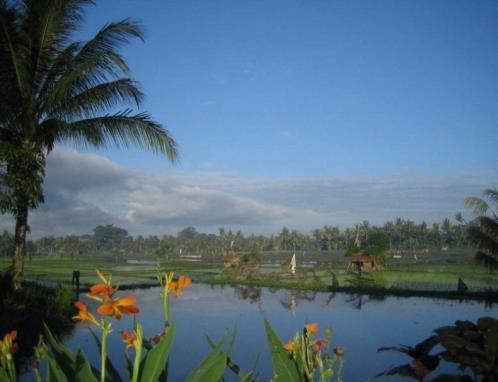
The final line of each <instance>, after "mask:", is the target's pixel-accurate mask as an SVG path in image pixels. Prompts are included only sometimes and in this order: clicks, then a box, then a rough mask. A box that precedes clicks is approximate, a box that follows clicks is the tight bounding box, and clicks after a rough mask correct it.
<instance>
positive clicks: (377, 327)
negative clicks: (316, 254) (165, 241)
mask: <svg viewBox="0 0 498 382" xmlns="http://www.w3.org/2000/svg"><path fill="white" fill-rule="evenodd" d="M234 292H235V291H234V289H233V288H232V287H229V286H225V287H220V286H207V285H199V284H195V285H192V286H191V287H189V288H188V289H186V290H185V291H184V293H183V296H182V297H181V298H180V299H172V302H171V308H172V312H173V317H174V321H175V324H176V335H175V341H174V345H173V349H172V353H171V358H170V369H169V375H170V381H181V380H183V379H184V377H185V376H186V375H187V373H188V371H189V370H191V369H192V368H193V367H195V365H197V364H198V363H199V362H200V361H201V360H202V358H203V357H205V356H206V355H207V354H208V352H209V346H208V344H207V341H206V335H209V336H211V337H212V338H214V339H218V338H220V337H221V336H222V335H224V334H227V333H229V332H230V331H231V330H232V329H233V328H234V327H236V330H237V339H236V342H235V346H234V347H233V349H232V352H231V357H232V358H233V359H234V360H235V361H236V362H238V363H239V365H240V366H241V367H242V368H243V369H246V370H247V369H250V368H251V367H252V365H253V362H254V360H255V359H256V357H257V355H258V354H260V360H259V371H260V373H261V377H262V378H261V380H262V381H266V380H269V379H270V377H271V360H270V356H269V352H268V345H267V344H266V335H265V332H264V328H263V317H267V318H268V319H269V320H270V322H271V323H272V325H273V326H274V328H275V330H276V331H277V333H278V334H279V336H280V338H281V340H282V341H287V340H288V339H290V338H291V337H292V336H293V335H294V333H295V331H296V330H299V329H300V328H302V325H303V323H304V322H305V321H309V322H316V323H318V325H319V327H320V328H321V330H322V332H323V329H325V328H326V327H328V326H330V327H332V328H333V330H334V335H333V346H335V345H342V346H344V347H345V349H346V363H345V375H344V380H345V381H364V380H367V379H368V378H370V377H372V376H374V375H375V374H377V373H378V372H380V371H382V370H384V369H385V368H387V367H389V366H390V365H393V364H396V363H400V362H403V361H405V360H406V359H405V358H404V357H403V356H402V355H398V354H396V353H388V352H386V353H377V352H376V350H377V348H379V347H380V346H385V345H393V346H394V345H398V344H410V345H415V344H416V343H417V342H419V341H421V340H422V339H424V338H426V337H428V336H429V335H430V334H431V331H432V330H433V329H435V328H436V327H438V326H443V325H448V324H452V323H453V322H454V321H455V320H457V319H469V320H474V321H475V320H476V319H477V318H478V317H481V316H484V315H488V316H494V317H497V316H498V309H497V308H496V307H494V308H492V309H488V310H486V309H485V307H484V305H483V304H481V303H477V302H462V303H459V302H458V301H445V300H431V299H426V298H396V297H388V298H386V299H385V300H383V301H379V300H374V299H370V298H368V297H366V296H363V297H362V307H361V309H357V304H358V300H357V299H353V298H352V297H350V296H347V295H344V294H337V295H336V296H335V297H334V298H333V299H332V300H331V301H330V303H329V304H327V301H328V299H329V297H330V295H329V294H328V293H316V295H315V299H314V300H313V301H308V299H309V298H310V297H312V296H313V293H307V294H303V293H302V292H289V291H283V290H280V291H277V292H274V293H271V292H270V291H269V290H268V289H266V288H263V290H262V294H261V300H260V301H259V302H255V303H251V302H250V299H247V300H242V299H240V298H238V297H237V295H236V293H234ZM122 293H124V294H126V293H134V294H135V295H136V296H137V300H138V306H139V308H140V314H139V316H138V319H139V321H140V322H141V323H142V324H143V325H144V328H145V335H146V336H152V335H154V334H155V333H157V332H159V331H160V329H161V325H162V322H161V320H162V305H161V303H160V298H159V289H158V288H151V289H141V290H136V291H134V292H131V291H125V292H122ZM290 293H293V294H294V295H295V299H296V302H297V309H296V312H295V315H293V314H292V313H291V311H290V310H288V309H286V308H284V306H283V305H282V304H281V301H282V300H285V299H286V298H287V299H288V298H289V294H290ZM300 296H306V297H307V299H302V298H300ZM132 324H133V322H132V320H131V319H130V318H124V319H123V320H121V321H120V322H116V324H115V326H114V327H115V330H114V333H113V335H112V336H111V337H112V338H111V339H110V348H111V349H117V350H115V351H114V350H111V352H110V357H111V359H112V360H113V362H115V363H116V364H117V365H119V366H122V362H123V355H122V352H123V346H122V342H121V339H120V337H119V335H118V332H119V331H120V330H122V329H123V328H128V329H130V328H131V327H132ZM83 326H84V325H78V327H77V329H76V330H75V332H74V336H73V337H72V338H71V339H70V340H68V341H67V343H68V344H69V346H70V347H73V348H75V347H76V346H77V344H80V345H81V347H82V348H83V350H84V351H85V353H86V354H87V355H88V356H89V358H90V359H91V360H92V362H95V363H96V364H98V354H97V352H96V349H95V346H94V344H93V340H92V338H91V337H90V336H89V335H88V334H87V332H86V329H84V328H83ZM227 377H228V380H232V379H231V377H232V375H231V372H229V373H227Z"/></svg>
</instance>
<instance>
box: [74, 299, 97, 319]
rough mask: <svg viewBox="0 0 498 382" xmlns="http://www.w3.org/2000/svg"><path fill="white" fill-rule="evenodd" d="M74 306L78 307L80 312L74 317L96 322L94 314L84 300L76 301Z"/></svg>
mask: <svg viewBox="0 0 498 382" xmlns="http://www.w3.org/2000/svg"><path fill="white" fill-rule="evenodd" d="M74 306H76V307H77V308H78V310H79V312H78V314H77V315H76V316H74V317H73V319H75V320H80V321H91V322H96V320H95V317H94V315H93V314H92V313H90V312H89V311H88V306H87V305H86V304H85V303H84V302H83V301H76V302H75V303H74Z"/></svg>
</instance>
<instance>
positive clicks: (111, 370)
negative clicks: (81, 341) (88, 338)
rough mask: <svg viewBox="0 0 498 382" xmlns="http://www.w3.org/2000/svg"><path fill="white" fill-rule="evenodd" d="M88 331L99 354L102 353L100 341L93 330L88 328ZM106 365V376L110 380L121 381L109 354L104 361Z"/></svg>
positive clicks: (113, 381)
mask: <svg viewBox="0 0 498 382" xmlns="http://www.w3.org/2000/svg"><path fill="white" fill-rule="evenodd" d="M90 333H91V334H92V337H93V339H94V341H95V344H96V345H97V348H98V349H99V354H102V343H101V342H100V338H99V337H97V335H96V334H95V332H94V331H93V330H92V329H91V328H90ZM105 365H106V368H105V369H106V371H107V376H108V377H109V380H110V381H112V382H120V381H122V379H121V376H120V375H119V372H118V371H117V370H116V368H115V367H114V365H113V364H112V362H111V360H110V359H109V356H107V361H106V363H105Z"/></svg>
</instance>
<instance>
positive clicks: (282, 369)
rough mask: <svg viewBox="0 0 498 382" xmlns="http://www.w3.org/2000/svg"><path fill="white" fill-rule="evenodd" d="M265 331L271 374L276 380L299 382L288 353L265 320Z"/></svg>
mask: <svg viewBox="0 0 498 382" xmlns="http://www.w3.org/2000/svg"><path fill="white" fill-rule="evenodd" d="M265 330H266V335H267V337H268V345H269V346H270V352H271V363H272V366H273V374H274V375H275V378H276V380H277V381H283V382H291V381H296V382H300V381H301V377H300V375H299V372H298V370H297V366H296V364H295V362H294V361H293V360H292V359H291V358H290V357H289V353H288V352H287V351H286V350H285V349H284V348H283V347H282V342H281V341H280V339H279V338H278V335H277V334H276V333H275V331H274V330H273V328H272V327H271V325H270V323H269V322H268V320H266V319H265Z"/></svg>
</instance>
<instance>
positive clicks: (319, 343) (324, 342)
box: [313, 338, 329, 351]
mask: <svg viewBox="0 0 498 382" xmlns="http://www.w3.org/2000/svg"><path fill="white" fill-rule="evenodd" d="M328 343H329V340H327V339H325V338H323V339H321V340H316V341H315V343H314V345H313V347H314V348H315V350H316V351H320V349H321V348H322V347H324V346H326V345H327V344H328Z"/></svg>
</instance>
